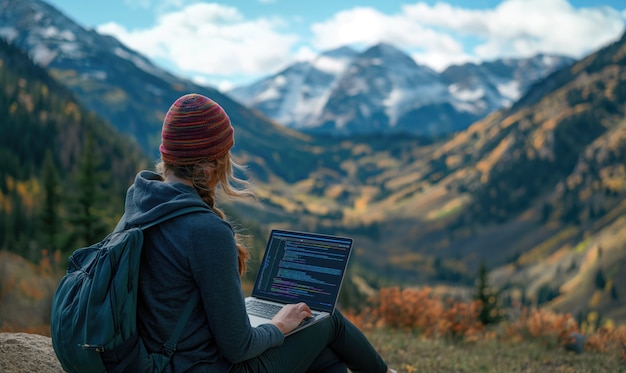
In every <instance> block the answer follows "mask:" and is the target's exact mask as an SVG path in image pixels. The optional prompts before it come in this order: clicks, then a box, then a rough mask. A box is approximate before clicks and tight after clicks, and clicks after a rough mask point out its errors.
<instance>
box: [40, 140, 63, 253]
mask: <svg viewBox="0 0 626 373" xmlns="http://www.w3.org/2000/svg"><path fill="white" fill-rule="evenodd" d="M42 178H43V187H44V203H43V209H42V212H41V221H42V228H43V229H42V230H43V236H44V237H43V239H44V242H45V243H44V247H45V248H48V249H50V252H52V251H54V250H55V249H56V248H57V232H58V230H59V226H60V224H59V215H58V213H59V211H58V210H59V205H60V202H61V201H60V191H59V175H58V172H57V169H56V167H55V165H54V160H53V157H52V153H51V152H50V151H47V152H46V155H45V158H44V164H43V176H42Z"/></svg>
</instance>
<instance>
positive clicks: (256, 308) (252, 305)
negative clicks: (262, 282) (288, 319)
mask: <svg viewBox="0 0 626 373" xmlns="http://www.w3.org/2000/svg"><path fill="white" fill-rule="evenodd" d="M281 308H283V307H282V306H279V305H276V304H271V303H265V302H259V301H255V300H253V299H252V300H248V301H247V302H246V310H247V311H248V313H250V314H253V315H256V316H261V317H265V318H267V319H271V318H272V317H274V315H276V314H277V313H278V311H280V309H281Z"/></svg>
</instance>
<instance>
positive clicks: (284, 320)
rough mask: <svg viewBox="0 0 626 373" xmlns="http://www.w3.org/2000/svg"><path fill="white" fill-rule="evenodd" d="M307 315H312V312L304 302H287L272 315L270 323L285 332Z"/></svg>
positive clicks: (293, 327)
mask: <svg viewBox="0 0 626 373" xmlns="http://www.w3.org/2000/svg"><path fill="white" fill-rule="evenodd" d="M309 317H313V313H312V312H311V309H310V308H309V306H307V305H306V303H296V304H287V305H285V306H284V307H283V308H282V309H281V310H280V311H278V313H277V314H276V315H274V317H273V318H272V322H271V323H272V324H274V325H276V327H277V328H278V329H280V331H281V332H283V334H287V333H289V332H290V331H292V330H294V329H295V328H296V327H297V326H298V325H300V323H301V322H302V320H304V319H306V318H309Z"/></svg>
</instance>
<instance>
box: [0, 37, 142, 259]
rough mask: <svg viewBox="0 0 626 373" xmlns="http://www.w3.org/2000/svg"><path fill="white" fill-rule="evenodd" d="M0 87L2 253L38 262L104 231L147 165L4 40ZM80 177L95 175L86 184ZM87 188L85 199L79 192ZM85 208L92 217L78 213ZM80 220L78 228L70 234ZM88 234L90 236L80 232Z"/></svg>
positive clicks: (131, 145) (124, 139)
mask: <svg viewBox="0 0 626 373" xmlns="http://www.w3.org/2000/svg"><path fill="white" fill-rule="evenodd" d="M0 87H2V91H3V95H2V96H0V115H1V116H2V118H3V120H2V121H0V131H1V132H2V134H3V135H2V136H1V137H0V156H1V157H2V160H3V161H2V162H1V164H0V233H1V234H0V249H10V250H12V251H14V252H17V253H20V254H22V255H24V256H26V257H28V258H29V259H38V258H39V253H40V252H41V250H43V249H48V250H52V249H54V248H60V249H63V248H65V247H68V246H71V245H73V244H76V243H77V242H79V241H77V240H78V237H79V236H82V237H86V235H87V234H91V233H93V234H102V233H103V232H104V231H105V230H108V228H106V227H105V226H111V225H112V224H115V221H116V220H117V219H118V218H119V216H120V215H121V208H122V206H123V199H124V194H125V191H126V189H127V188H128V186H129V185H130V183H131V182H132V180H133V178H134V175H135V173H136V171H137V170H138V169H140V168H143V167H146V165H147V158H146V157H145V156H144V154H143V153H142V152H141V149H140V148H139V147H138V146H137V144H136V142H134V141H133V140H131V139H129V138H128V137H125V136H122V135H120V134H119V133H117V132H116V131H115V130H114V129H113V128H112V127H111V125H110V124H108V123H107V122H105V121H103V120H102V119H100V118H98V117H97V116H95V115H94V114H93V113H92V112H89V111H88V110H86V109H84V108H83V107H81V106H80V105H79V104H78V103H77V101H76V99H75V98H74V96H73V94H72V93H71V92H70V91H69V90H67V89H66V88H65V87H64V86H62V85H60V84H59V83H58V82H56V81H55V80H54V79H52V78H51V77H50V76H49V75H48V73H47V71H46V70H44V69H42V68H41V67H39V66H36V65H34V64H33V63H32V61H31V60H29V58H28V57H27V56H26V55H25V54H24V53H23V52H22V51H21V50H19V49H17V48H15V47H14V46H11V45H9V44H7V43H6V42H5V41H3V40H0ZM86 162H90V163H86ZM86 172H93V174H92V176H91V178H90V179H85V178H84V177H86V176H88V175H87V174H86ZM86 186H89V187H90V188H92V189H91V190H90V191H89V194H86V193H87V190H86V189H82V190H81V188H82V187H86ZM100 193H102V194H100ZM98 196H100V197H98ZM81 197H84V198H89V200H81V199H80V198H81ZM96 199H97V200H96ZM83 207H89V208H90V209H91V210H90V211H89V214H91V216H87V215H86V214H82V213H81V212H80V211H82V210H81V209H82V208H83ZM81 214H82V215H81ZM94 215H95V216H98V217H99V218H95V216H94ZM79 218H80V219H82V220H81V222H82V223H81V224H79V226H76V227H74V228H72V227H68V224H72V223H73V224H76V223H78V220H76V219H79ZM100 220H101V221H100ZM89 226H92V227H93V228H94V230H93V231H92V232H91V233H87V232H83V231H81V229H83V228H85V229H86V228H87V227H89ZM98 227H100V228H98ZM96 228H97V229H96ZM40 242H46V245H45V246H44V247H41V245H39V244H38V243H40Z"/></svg>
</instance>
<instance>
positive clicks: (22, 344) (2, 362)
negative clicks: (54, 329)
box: [0, 333, 64, 373]
mask: <svg viewBox="0 0 626 373" xmlns="http://www.w3.org/2000/svg"><path fill="white" fill-rule="evenodd" d="M0 372H3V373H5V372H6V373H40V372H41V373H63V372H64V371H63V368H61V363H60V362H59V360H58V359H57V356H56V355H55V353H54V349H53V348H52V339H50V337H45V336H43V335H39V334H28V333H0Z"/></svg>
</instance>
